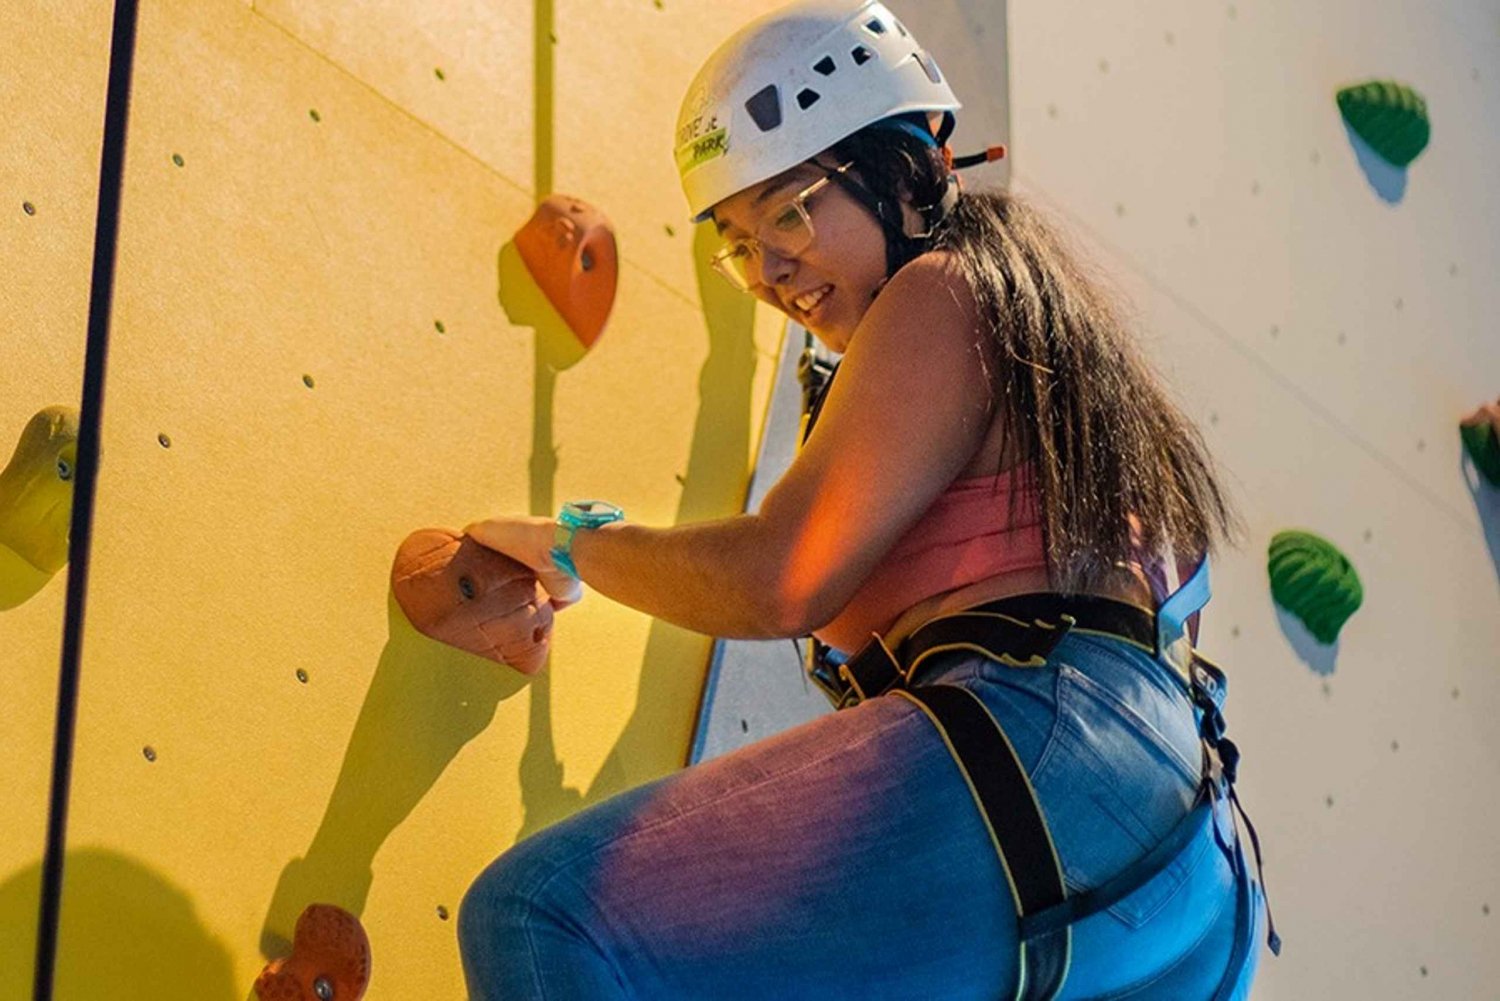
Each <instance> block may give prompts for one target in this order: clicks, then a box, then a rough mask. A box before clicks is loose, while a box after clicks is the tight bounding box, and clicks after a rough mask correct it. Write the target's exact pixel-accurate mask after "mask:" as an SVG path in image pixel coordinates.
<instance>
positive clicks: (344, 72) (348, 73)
mask: <svg viewBox="0 0 1500 1001" xmlns="http://www.w3.org/2000/svg"><path fill="white" fill-rule="evenodd" d="M231 2H233V0H231ZM250 13H251V15H252V16H253V17H256V18H258V19H259V20H261V21H263V22H264V23H266V24H268V25H270V26H271V27H272V28H274V29H276V30H277V31H279V32H281V33H282V34H283V35H285V36H286V37H287V38H289V39H291V40H292V41H293V42H294V43H296V44H297V45H298V46H300V47H301V48H302V49H304V50H305V51H307V52H309V53H311V54H312V55H313V56H315V57H316V58H318V59H320V60H322V61H323V63H325V64H326V65H327V66H329V67H330V68H332V69H333V70H334V71H335V72H337V73H338V74H340V75H341V76H343V77H345V78H346V79H348V80H352V81H354V82H355V83H356V84H358V85H359V86H360V87H363V88H364V89H365V90H366V91H367V92H368V93H370V94H371V95H373V96H374V97H375V99H376V100H377V101H379V102H380V103H381V104H384V105H386V106H387V107H389V108H390V109H392V110H393V111H395V112H396V113H398V114H399V115H401V116H402V117H403V118H405V119H407V120H408V121H410V122H413V123H414V124H416V125H417V126H418V127H419V128H421V129H423V130H425V131H426V132H427V133H428V134H429V135H432V136H434V137H435V138H437V139H438V140H439V141H440V142H442V143H443V144H444V145H446V146H447V147H448V148H450V149H452V150H454V151H456V152H457V153H458V154H460V155H461V156H463V157H464V158H466V159H468V160H469V161H470V162H471V163H474V164H477V165H478V166H479V167H480V168H481V169H482V170H483V171H485V172H486V173H488V174H490V175H492V176H493V177H495V178H496V179H498V180H500V181H503V182H504V183H506V184H507V185H509V186H510V187H512V188H514V189H515V190H516V191H518V192H520V193H521V194H524V195H526V196H527V197H528V198H531V199H535V197H536V195H535V192H533V191H532V189H531V188H530V187H528V186H526V185H525V184H522V183H521V182H519V181H517V180H515V179H513V178H511V177H510V176H508V175H507V174H506V173H505V172H504V171H502V170H500V169H499V168H497V167H496V166H495V165H494V164H492V163H490V162H489V161H487V160H485V159H483V158H482V157H479V156H477V155H476V154H475V153H474V152H473V151H472V150H469V149H468V148H466V147H465V146H463V145H462V144H461V143H458V142H456V141H455V140H453V139H451V138H449V137H448V136H447V135H445V134H444V133H443V132H441V131H440V130H438V129H437V128H435V127H433V125H432V124H431V123H430V122H428V121H426V120H425V119H422V118H420V117H418V116H417V115H415V114H413V113H412V112H411V111H410V110H409V109H407V108H405V107H403V106H402V105H401V104H399V103H397V102H396V101H393V100H391V99H390V98H389V97H387V96H386V95H385V94H383V93H381V92H380V90H379V89H378V88H377V87H375V86H374V85H373V84H371V83H369V82H368V81H367V80H365V79H364V78H363V77H361V76H359V75H358V74H357V73H355V72H353V71H352V70H350V69H348V68H347V67H345V66H343V65H342V64H340V63H339V62H337V61H336V60H334V59H333V58H332V57H331V56H329V55H328V54H327V53H325V52H322V51H321V50H319V49H317V48H315V47H313V46H312V45H310V44H309V43H308V42H306V41H305V40H303V39H302V37H301V36H299V35H298V34H297V33H296V32H294V31H292V29H290V28H288V27H287V26H286V25H284V24H282V23H281V22H280V21H277V20H276V19H275V18H273V17H271V16H270V15H268V14H264V13H261V12H260V11H258V10H256V9H255V7H254V5H253V4H252V5H251V7H250Z"/></svg>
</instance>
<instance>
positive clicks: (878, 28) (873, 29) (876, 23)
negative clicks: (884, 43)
mask: <svg viewBox="0 0 1500 1001" xmlns="http://www.w3.org/2000/svg"><path fill="white" fill-rule="evenodd" d="M865 30H866V31H868V32H869V33H870V34H872V35H883V34H885V24H884V23H883V22H882V21H881V20H880V18H878V17H872V18H870V19H869V20H868V21H866V22H865Z"/></svg>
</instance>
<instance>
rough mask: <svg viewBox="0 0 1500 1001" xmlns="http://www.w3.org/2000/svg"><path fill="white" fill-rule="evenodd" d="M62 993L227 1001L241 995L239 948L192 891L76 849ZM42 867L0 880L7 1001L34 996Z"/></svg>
mask: <svg viewBox="0 0 1500 1001" xmlns="http://www.w3.org/2000/svg"><path fill="white" fill-rule="evenodd" d="M64 864H65V866H66V873H67V882H66V887H65V890H64V900H65V906H64V908H63V914H62V927H61V929H60V933H59V934H60V938H59V949H58V956H59V964H58V968H57V974H56V981H55V984H54V986H55V991H56V996H57V997H59V998H91V999H92V998H108V999H109V1001H222V999H231V998H237V997H239V996H241V992H240V990H239V989H238V988H237V987H236V986H235V983H234V970H233V964H232V961H231V959H230V955H229V950H228V948H227V947H226V946H225V944H224V943H223V942H221V941H220V940H219V939H218V938H216V937H215V936H214V935H213V933H212V932H210V931H209V929H208V928H207V927H205V926H204V924H203V922H202V921H200V920H199V918H198V914H197V912H196V911H195V910H194V908H193V902H192V900H191V898H189V897H188V895H187V894H186V893H184V892H183V891H182V890H180V889H178V888H177V887H175V886H173V885H172V884H171V883H169V882H168V881H167V880H166V879H165V878H163V877H162V876H160V875H159V874H157V873H155V872H153V871H151V870H150V869H148V868H147V867H146V866H144V865H142V864H141V863H139V862H137V861H135V860H134V859H130V858H127V857H126V856H124V855H120V854H117V853H115V852H111V851H105V850H103V849H91V848H83V849H76V850H74V851H70V852H68V854H67V859H66V862H65V863H64ZM41 885H42V870H41V863H40V862H38V863H37V864H35V865H32V866H29V867H27V868H26V869H23V870H21V871H20V872H18V873H16V874H14V875H12V876H11V877H10V878H9V879H7V880H5V882H3V883H0V928H4V929H5V933H4V934H3V935H0V1001H29V999H30V998H31V985H32V979H33V976H34V974H33V970H34V968H35V958H36V935H37V927H36V926H37V901H38V899H39V895H40V893H41Z"/></svg>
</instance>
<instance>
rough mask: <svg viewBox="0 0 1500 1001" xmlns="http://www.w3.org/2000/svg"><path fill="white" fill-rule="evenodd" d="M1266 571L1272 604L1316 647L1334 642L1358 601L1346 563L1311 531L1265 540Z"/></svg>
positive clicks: (1351, 571) (1354, 577)
mask: <svg viewBox="0 0 1500 1001" xmlns="http://www.w3.org/2000/svg"><path fill="white" fill-rule="evenodd" d="M1268 569H1269V571H1270V574H1271V596H1272V597H1273V598H1274V599H1276V604H1278V605H1280V606H1281V607H1282V608H1284V609H1286V610H1287V611H1288V612H1291V613H1292V614H1293V615H1295V616H1296V617H1297V618H1299V619H1301V620H1302V623H1303V625H1305V626H1307V628H1308V631H1309V632H1311V633H1312V634H1313V635H1314V636H1316V637H1317V638H1318V642H1320V643H1324V644H1329V643H1332V642H1333V641H1334V640H1336V639H1338V636H1339V630H1340V629H1342V628H1344V623H1345V622H1347V621H1349V616H1351V615H1353V614H1354V613H1355V611H1356V610H1357V609H1358V608H1359V606H1360V603H1361V602H1363V601H1364V596H1365V592H1364V588H1363V587H1361V586H1360V583H1359V574H1357V573H1355V572H1354V567H1353V566H1351V565H1350V563H1349V560H1348V559H1347V558H1345V556H1344V554H1343V553H1341V552H1339V550H1338V547H1337V546H1335V545H1334V544H1333V543H1331V542H1329V541H1328V540H1327V539H1324V538H1321V537H1319V536H1316V535H1313V534H1312V533H1311V532H1298V531H1290V532H1278V533H1277V534H1276V537H1275V538H1273V539H1272V540H1271V549H1270V559H1269V564H1268Z"/></svg>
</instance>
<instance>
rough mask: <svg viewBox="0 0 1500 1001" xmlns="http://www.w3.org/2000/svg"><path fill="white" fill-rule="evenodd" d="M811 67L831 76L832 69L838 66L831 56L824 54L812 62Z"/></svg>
mask: <svg viewBox="0 0 1500 1001" xmlns="http://www.w3.org/2000/svg"><path fill="white" fill-rule="evenodd" d="M813 69H814V70H816V71H817V72H819V73H821V74H823V75H824V76H833V71H834V70H836V69H838V67H837V66H835V65H834V62H833V57H832V56H824V57H823V58H822V59H819V60H818V61H817V62H815V63H813Z"/></svg>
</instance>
